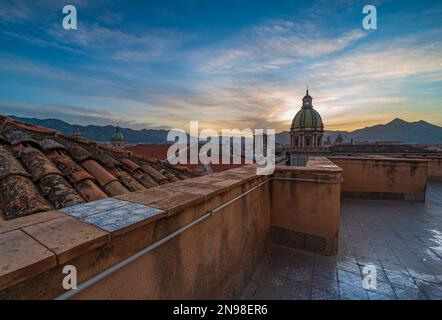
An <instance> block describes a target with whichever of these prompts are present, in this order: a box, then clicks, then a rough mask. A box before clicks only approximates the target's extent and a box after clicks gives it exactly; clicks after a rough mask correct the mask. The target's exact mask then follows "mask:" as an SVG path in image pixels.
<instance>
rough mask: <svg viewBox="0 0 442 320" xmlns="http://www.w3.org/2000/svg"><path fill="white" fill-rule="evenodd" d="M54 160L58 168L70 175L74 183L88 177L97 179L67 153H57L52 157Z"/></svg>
mask: <svg viewBox="0 0 442 320" xmlns="http://www.w3.org/2000/svg"><path fill="white" fill-rule="evenodd" d="M52 161H54V163H55V164H56V165H57V167H58V169H60V170H61V171H62V172H63V173H64V174H65V175H66V176H67V177H69V179H70V181H72V182H73V183H78V182H81V181H83V180H87V179H89V180H95V178H94V177H93V176H92V175H91V174H90V173H89V172H87V171H86V170H85V169H83V168H82V167H81V166H79V165H78V164H77V163H76V162H74V161H73V160H72V159H71V158H70V157H69V156H67V155H56V156H54V157H53V158H52Z"/></svg>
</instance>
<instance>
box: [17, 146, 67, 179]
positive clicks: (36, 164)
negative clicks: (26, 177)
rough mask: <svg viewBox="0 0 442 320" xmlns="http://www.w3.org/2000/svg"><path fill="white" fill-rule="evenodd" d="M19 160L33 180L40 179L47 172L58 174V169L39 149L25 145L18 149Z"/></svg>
mask: <svg viewBox="0 0 442 320" xmlns="http://www.w3.org/2000/svg"><path fill="white" fill-rule="evenodd" d="M19 154H20V160H21V162H22V163H23V165H24V166H25V167H26V169H28V171H29V172H30V173H31V175H32V178H33V180H34V181H40V179H41V178H43V177H45V176H47V175H48V174H60V175H61V172H60V170H58V169H57V167H56V166H55V165H54V164H53V163H52V162H51V161H50V160H49V159H48V158H46V156H45V155H44V154H43V153H41V152H40V151H39V150H37V149H35V148H32V147H26V148H23V149H21V150H20V153H19Z"/></svg>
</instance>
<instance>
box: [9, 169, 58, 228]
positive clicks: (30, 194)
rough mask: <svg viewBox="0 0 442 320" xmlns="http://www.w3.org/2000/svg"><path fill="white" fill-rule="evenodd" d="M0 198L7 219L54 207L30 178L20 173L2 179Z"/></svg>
mask: <svg viewBox="0 0 442 320" xmlns="http://www.w3.org/2000/svg"><path fill="white" fill-rule="evenodd" d="M0 200H1V204H2V207H3V213H4V215H5V217H6V219H13V218H17V217H21V216H25V215H28V214H32V213H35V212H40V211H47V210H51V209H53V208H52V206H51V205H49V203H48V202H47V201H46V200H45V199H44V198H43V197H42V196H41V195H40V194H39V193H38V191H37V189H36V187H35V186H34V184H33V183H32V181H31V180H30V179H29V178H26V177H23V176H18V175H10V176H8V177H6V178H4V179H2V180H1V181H0Z"/></svg>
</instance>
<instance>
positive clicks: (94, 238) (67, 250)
mask: <svg viewBox="0 0 442 320" xmlns="http://www.w3.org/2000/svg"><path fill="white" fill-rule="evenodd" d="M23 230H24V231H25V232H26V233H27V234H29V235H30V236H31V237H33V238H34V239H36V240H37V241H38V242H40V243H41V244H43V245H44V246H45V247H47V248H49V249H50V250H51V251H52V252H54V253H55V254H56V255H57V261H58V264H64V263H66V262H68V261H69V260H71V259H73V258H76V257H78V256H80V255H82V254H84V253H86V252H88V251H90V250H92V249H95V248H98V247H100V246H102V245H104V244H106V243H107V242H109V240H110V239H109V234H108V233H107V232H105V231H103V230H100V229H97V228H95V227H94V226H92V225H90V224H88V223H84V222H82V221H80V220H78V219H76V218H73V217H64V218H60V219H54V220H50V221H46V222H42V223H39V224H34V225H32V226H28V227H26V228H24V229H23Z"/></svg>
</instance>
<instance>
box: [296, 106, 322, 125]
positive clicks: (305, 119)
mask: <svg viewBox="0 0 442 320" xmlns="http://www.w3.org/2000/svg"><path fill="white" fill-rule="evenodd" d="M292 129H295V130H301V129H312V130H323V129H324V124H323V123H322V118H321V115H320V114H319V113H318V111H316V110H315V109H313V108H311V107H310V108H305V107H303V108H302V109H301V110H299V111H298V113H297V114H296V116H295V118H294V119H293V122H292Z"/></svg>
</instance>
